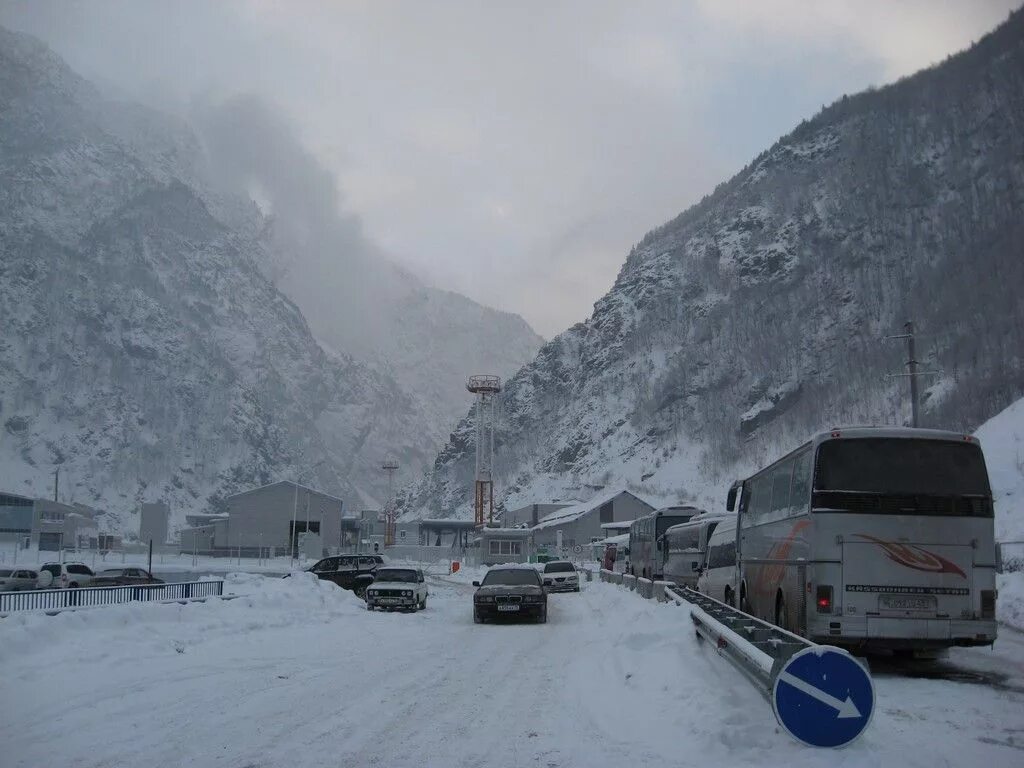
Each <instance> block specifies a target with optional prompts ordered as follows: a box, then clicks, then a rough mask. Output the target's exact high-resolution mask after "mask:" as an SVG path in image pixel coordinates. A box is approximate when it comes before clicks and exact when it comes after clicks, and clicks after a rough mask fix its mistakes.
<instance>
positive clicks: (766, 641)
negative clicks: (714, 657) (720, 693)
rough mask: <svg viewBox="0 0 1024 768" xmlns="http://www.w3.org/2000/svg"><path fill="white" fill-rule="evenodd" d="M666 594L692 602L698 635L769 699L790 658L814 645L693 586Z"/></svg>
mask: <svg viewBox="0 0 1024 768" xmlns="http://www.w3.org/2000/svg"><path fill="white" fill-rule="evenodd" d="M666 592H668V593H671V594H673V595H675V596H676V597H678V598H679V599H681V600H685V601H686V602H688V603H690V605H691V608H690V616H691V618H692V619H693V624H694V628H695V629H696V630H697V634H698V635H700V636H701V637H703V638H704V639H705V640H707V641H709V642H710V643H712V644H713V645H714V646H715V648H716V649H717V651H718V653H719V654H720V655H722V656H724V657H725V658H726V659H728V660H729V661H730V662H731V663H732V665H733V666H734V667H736V668H737V669H738V670H739V671H740V672H742V673H743V675H744V676H745V677H746V678H747V679H748V680H750V682H751V683H752V684H753V685H754V687H755V688H756V689H757V690H758V692H759V693H760V694H761V695H762V696H764V697H765V698H766V699H768V698H770V697H771V691H772V684H773V683H774V680H775V676H776V675H777V674H778V672H779V671H780V670H781V669H782V667H783V666H785V664H786V662H787V661H789V659H790V657H791V656H793V654H795V653H797V652H798V651H802V650H804V649H805V648H811V647H813V646H814V643H812V642H811V641H809V640H807V639H805V638H803V637H800V636H799V635H794V634H793V633H792V632H787V631H786V630H784V629H782V628H781V627H777V626H775V625H774V624H769V623H768V622H767V621H762V620H761V619H757V618H754V617H753V616H750V615H749V614H746V613H743V612H742V611H740V610H738V609H736V608H733V607H732V606H731V605H726V604H725V603H722V602H719V601H718V600H715V599H714V598H712V597H708V596H707V595H705V594H703V593H701V592H697V591H695V590H693V589H690V588H689V587H685V588H683V589H680V588H679V587H676V586H671V587H666Z"/></svg>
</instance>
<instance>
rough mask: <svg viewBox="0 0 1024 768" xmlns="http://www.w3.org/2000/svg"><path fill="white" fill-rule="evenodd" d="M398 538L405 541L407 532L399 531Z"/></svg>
mask: <svg viewBox="0 0 1024 768" xmlns="http://www.w3.org/2000/svg"><path fill="white" fill-rule="evenodd" d="M398 538H400V539H404V538H405V531H399V532H398Z"/></svg>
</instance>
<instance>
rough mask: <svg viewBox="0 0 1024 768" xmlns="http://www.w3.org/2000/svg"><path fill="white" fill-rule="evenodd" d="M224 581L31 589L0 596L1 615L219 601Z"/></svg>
mask: <svg viewBox="0 0 1024 768" xmlns="http://www.w3.org/2000/svg"><path fill="white" fill-rule="evenodd" d="M223 594H224V582H223V581H186V582H182V583H177V584H138V585H125V586H116V587H80V588H77V589H33V590H30V591H25V592H0V614H4V613H10V612H12V611H59V610H64V609H67V608H86V607H91V606H96V605H117V604H119V603H130V602H136V601H143V602H160V601H168V600H194V599H196V598H205V597H220V596H222V595H223Z"/></svg>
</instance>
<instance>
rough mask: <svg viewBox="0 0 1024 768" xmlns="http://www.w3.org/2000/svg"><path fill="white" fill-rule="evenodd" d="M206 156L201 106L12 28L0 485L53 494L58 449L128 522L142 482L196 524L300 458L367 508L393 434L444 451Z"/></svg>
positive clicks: (7, 38)
mask: <svg viewBox="0 0 1024 768" xmlns="http://www.w3.org/2000/svg"><path fill="white" fill-rule="evenodd" d="M207 170H208V169H207V167H206V165H205V163H204V156H203V152H202V149H201V147H200V144H199V142H198V140H197V139H196V136H195V135H194V134H193V133H192V131H191V130H190V129H189V128H188V126H186V125H184V124H182V123H180V122H178V121H175V120H172V119H170V118H168V117H167V116H165V115H161V114H159V113H155V112H152V111H151V110H148V109H144V108H142V107H139V106H136V105H132V104H124V103H118V102H111V101H108V100H106V99H104V98H103V97H102V96H101V95H100V94H99V93H98V92H97V91H96V90H95V89H94V88H93V87H92V86H91V85H90V84H89V83H87V82H85V81H83V80H82V79H81V78H79V77H77V76H76V75H75V74H74V73H73V72H71V71H70V70H69V69H68V68H67V67H66V65H64V63H63V62H62V61H61V60H60V59H59V57H57V56H56V55H54V54H53V53H52V52H51V51H49V50H48V49H47V48H46V47H45V46H43V45H42V44H40V43H38V42H37V41H35V40H33V39H32V38H30V37H27V36H24V35H17V34H12V33H9V32H6V31H4V30H2V29H0V327H2V329H3V332H2V334H0V487H2V488H3V489H4V490H8V491H13V492H22V493H40V494H45V493H46V492H47V489H48V488H49V487H51V485H50V483H51V482H52V478H51V477H50V475H51V474H52V472H53V471H54V469H55V468H57V467H59V468H60V469H61V489H62V492H63V494H62V495H63V496H64V498H66V499H68V500H70V499H72V498H73V499H74V500H75V501H79V502H83V503H87V504H91V505H95V506H97V507H99V508H101V509H103V510H105V511H106V515H105V517H104V522H103V526H104V527H105V528H106V529H108V530H126V531H131V530H135V529H136V528H137V520H134V519H132V515H133V514H135V512H136V510H137V506H138V504H139V503H140V502H141V501H149V500H157V499H163V500H165V501H167V502H168V503H169V504H170V506H171V509H172V512H173V513H174V514H175V517H176V520H175V523H176V525H180V524H181V523H182V521H183V516H184V514H185V513H186V512H188V511H192V510H205V509H210V508H213V509H216V508H217V507H218V504H219V501H220V499H221V498H222V497H223V496H224V495H225V494H227V493H231V492H233V491H236V490H239V489H243V488H248V487H252V486H254V485H261V484H264V483H267V482H271V481H273V480H277V479H280V478H288V477H297V478H299V479H300V480H301V481H303V482H307V483H310V484H314V485H317V486H320V487H323V488H324V489H325V490H328V491H332V492H335V493H338V494H340V495H341V496H342V497H343V498H344V499H345V500H346V502H347V503H348V504H349V505H350V507H351V508H355V509H358V508H361V507H362V506H364V505H370V504H374V503H375V502H376V499H379V498H381V497H382V495H383V494H382V493H381V491H382V486H383V483H384V478H383V476H382V473H381V472H380V470H379V465H380V462H381V459H382V458H383V457H384V456H385V454H387V453H392V454H394V455H396V456H397V458H398V459H399V461H400V462H402V464H403V466H404V467H406V468H409V469H410V470H415V469H416V468H418V467H422V466H424V465H425V463H426V462H427V461H428V460H429V457H430V456H431V455H432V452H433V449H434V445H435V442H434V439H435V438H434V437H433V436H434V435H436V434H437V433H438V432H439V431H440V430H441V429H443V426H441V425H439V424H437V423H433V422H430V421H429V420H427V419H426V418H425V417H424V413H423V410H422V409H421V408H420V407H419V405H418V404H417V403H416V402H415V400H414V398H413V397H412V396H410V394H409V391H408V389H407V388H405V387H403V386H402V384H400V383H399V382H398V381H396V379H395V377H394V376H393V375H391V374H390V373H389V372H388V370H386V367H387V365H386V364H390V363H389V361H384V362H382V361H381V360H380V359H375V360H372V361H370V362H372V365H371V364H367V363H364V362H362V361H358V360H356V359H355V358H353V357H352V356H351V355H349V354H346V353H345V352H344V351H343V352H341V353H338V352H333V351H325V349H324V348H323V347H322V346H321V345H320V344H319V343H318V342H317V341H316V340H315V338H314V334H313V333H312V332H311V330H310V327H309V326H308V324H307V322H306V319H305V318H304V316H303V314H302V313H301V312H300V310H299V309H298V307H297V306H296V305H295V304H294V303H293V302H292V301H290V300H289V299H288V298H287V297H286V295H285V294H284V293H282V292H281V291H280V290H278V288H277V287H276V286H275V285H274V284H273V283H272V282H271V281H270V280H268V279H267V277H266V276H265V269H264V267H265V265H266V264H268V263H269V262H270V261H271V254H269V253H268V250H267V248H268V245H267V242H266V239H265V237H264V235H265V230H266V221H265V219H264V218H263V216H262V214H261V212H260V211H259V209H258V208H257V207H256V206H255V205H254V204H253V203H252V201H250V200H245V199H241V198H238V197H233V196H231V195H226V194H224V193H223V192H222V191H218V190H216V189H215V187H214V186H212V185H210V184H208V183H206V179H207V175H206V174H207ZM488 320H489V318H488V317H484V319H483V322H484V324H485V325H486V323H487V321H488ZM524 325H525V324H524ZM419 330H420V332H421V333H429V332H430V329H429V328H425V327H422V324H421V327H420V329H419Z"/></svg>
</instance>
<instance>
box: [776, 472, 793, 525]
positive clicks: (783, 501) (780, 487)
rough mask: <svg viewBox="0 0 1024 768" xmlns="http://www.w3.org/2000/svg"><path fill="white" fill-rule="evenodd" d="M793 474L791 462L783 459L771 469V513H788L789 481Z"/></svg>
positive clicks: (779, 515) (780, 514)
mask: <svg viewBox="0 0 1024 768" xmlns="http://www.w3.org/2000/svg"><path fill="white" fill-rule="evenodd" d="M792 476H793V462H792V461H784V462H783V463H782V464H779V465H778V466H777V467H776V468H775V469H774V470H772V514H773V515H775V516H778V517H781V516H785V515H788V514H789V483H790V480H791V479H792Z"/></svg>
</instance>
